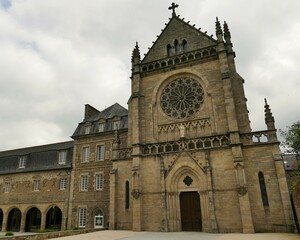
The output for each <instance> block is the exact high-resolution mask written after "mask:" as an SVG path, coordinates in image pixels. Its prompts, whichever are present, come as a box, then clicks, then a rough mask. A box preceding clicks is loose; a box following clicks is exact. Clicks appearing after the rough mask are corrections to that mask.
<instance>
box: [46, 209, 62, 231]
mask: <svg viewBox="0 0 300 240" xmlns="http://www.w3.org/2000/svg"><path fill="white" fill-rule="evenodd" d="M61 222H62V212H61V210H60V209H59V208H58V207H56V206H53V207H52V208H50V209H49V210H48V212H47V215H46V229H54V230H61Z"/></svg>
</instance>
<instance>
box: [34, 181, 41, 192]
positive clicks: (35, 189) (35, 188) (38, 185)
mask: <svg viewBox="0 0 300 240" xmlns="http://www.w3.org/2000/svg"><path fill="white" fill-rule="evenodd" d="M39 190H40V180H33V191H39Z"/></svg>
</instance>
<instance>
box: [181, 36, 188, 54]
mask: <svg viewBox="0 0 300 240" xmlns="http://www.w3.org/2000/svg"><path fill="white" fill-rule="evenodd" d="M182 50H183V52H184V53H186V52H187V51H188V44H187V41H186V40H185V39H184V40H183V41H182Z"/></svg>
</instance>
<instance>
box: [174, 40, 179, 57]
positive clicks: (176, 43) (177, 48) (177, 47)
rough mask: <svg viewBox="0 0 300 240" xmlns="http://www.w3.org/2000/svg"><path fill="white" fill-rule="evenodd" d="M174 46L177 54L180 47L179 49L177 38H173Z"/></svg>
mask: <svg viewBox="0 0 300 240" xmlns="http://www.w3.org/2000/svg"><path fill="white" fill-rule="evenodd" d="M174 47H175V54H178V53H179V52H180V49H179V43H178V40H177V39H175V41H174Z"/></svg>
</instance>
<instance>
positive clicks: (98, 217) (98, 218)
mask: <svg viewBox="0 0 300 240" xmlns="http://www.w3.org/2000/svg"><path fill="white" fill-rule="evenodd" d="M94 227H95V228H103V227H104V216H103V212H102V211H101V210H97V211H96V213H95V220H94Z"/></svg>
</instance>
